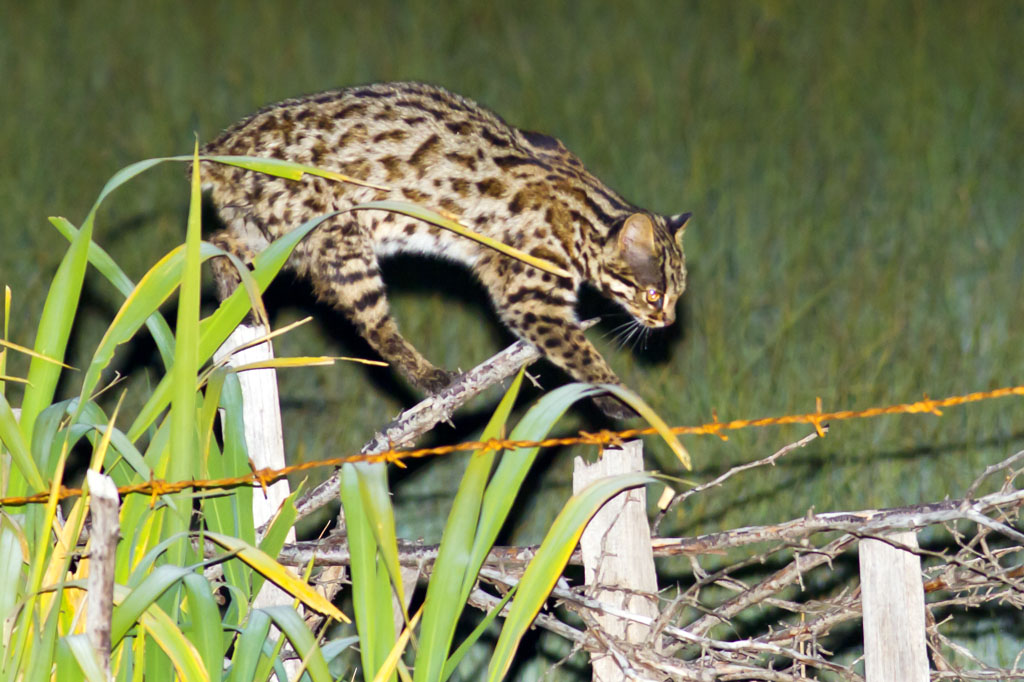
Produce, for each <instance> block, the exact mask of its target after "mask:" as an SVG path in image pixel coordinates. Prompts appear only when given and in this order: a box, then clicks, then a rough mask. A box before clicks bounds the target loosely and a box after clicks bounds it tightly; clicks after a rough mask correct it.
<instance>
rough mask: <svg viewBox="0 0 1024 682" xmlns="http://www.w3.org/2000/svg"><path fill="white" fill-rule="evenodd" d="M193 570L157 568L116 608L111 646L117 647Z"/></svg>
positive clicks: (178, 567) (176, 567)
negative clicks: (166, 593)
mask: <svg viewBox="0 0 1024 682" xmlns="http://www.w3.org/2000/svg"><path fill="white" fill-rule="evenodd" d="M191 572H192V569H189V568H182V567H180V566H170V565H167V564H164V565H162V566H157V567H156V568H155V569H153V572H152V573H150V574H149V575H147V576H146V577H145V579H143V581H142V582H141V583H140V584H139V585H138V587H136V588H134V589H132V590H131V591H130V592H128V593H127V594H126V595H124V598H123V599H121V600H120V601H119V602H118V603H117V605H116V606H115V607H114V614H113V616H112V617H111V619H110V645H111V646H112V647H113V646H115V645H117V643H118V642H120V641H121V640H122V639H124V637H125V635H127V634H128V630H130V629H131V627H132V626H133V625H134V624H135V623H136V622H137V621H138V620H139V618H141V617H142V614H143V613H144V612H145V611H146V609H148V608H149V607H150V606H152V605H153V604H155V603H156V600H157V599H159V598H160V596H161V595H162V594H163V593H164V592H166V591H167V590H168V589H169V588H170V587H171V586H172V585H175V584H176V583H177V582H178V581H180V580H182V579H183V578H184V577H185V576H186V575H188V574H190V573H191Z"/></svg>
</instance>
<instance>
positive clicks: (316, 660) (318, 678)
mask: <svg viewBox="0 0 1024 682" xmlns="http://www.w3.org/2000/svg"><path fill="white" fill-rule="evenodd" d="M263 612H264V613H266V614H267V615H268V616H270V618H271V619H272V620H273V621H274V625H276V626H277V627H278V629H279V630H281V632H283V633H284V635H285V637H287V638H288V641H289V642H290V643H291V645H292V648H293V649H295V653H297V654H298V655H299V658H301V659H302V662H303V665H305V667H306V672H308V673H309V676H310V677H311V678H312V680H313V682H332V680H333V679H334V678H332V677H331V673H330V672H329V671H328V670H327V661H325V660H324V656H323V652H321V651H320V647H319V646H318V645H317V642H316V637H314V636H313V633H312V632H310V631H309V628H308V627H306V623H305V622H304V621H303V620H302V618H300V617H299V614H298V613H296V612H295V609H293V608H291V607H290V606H268V607H266V608H265V609H263Z"/></svg>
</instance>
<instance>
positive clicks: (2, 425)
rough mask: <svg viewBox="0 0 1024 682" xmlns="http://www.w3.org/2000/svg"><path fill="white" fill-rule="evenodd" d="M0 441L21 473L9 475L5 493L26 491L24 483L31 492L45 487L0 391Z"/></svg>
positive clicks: (19, 428) (16, 421)
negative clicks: (15, 475)
mask: <svg viewBox="0 0 1024 682" xmlns="http://www.w3.org/2000/svg"><path fill="white" fill-rule="evenodd" d="M22 414H24V413H22ZM0 442H3V445H4V447H5V448H7V451H8V452H10V453H11V460H12V461H13V462H14V467H15V469H16V470H17V471H18V472H20V474H21V475H20V476H18V477H14V476H12V477H11V480H10V483H9V485H8V489H7V491H6V494H8V495H21V494H23V493H25V492H27V490H26V489H25V487H26V486H25V483H27V484H28V488H30V489H31V490H32V491H33V492H38V491H41V490H43V489H44V488H46V484H45V483H44V482H43V477H42V475H41V474H40V473H39V469H38V468H37V467H36V463H35V460H34V459H33V458H32V452H31V451H30V450H29V447H28V442H27V441H26V440H25V435H24V434H23V433H22V431H21V427H20V426H19V425H18V420H17V419H16V418H15V417H14V410H12V409H11V405H10V403H8V402H7V398H6V397H4V395H3V394H2V393H0Z"/></svg>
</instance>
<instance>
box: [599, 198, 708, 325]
mask: <svg viewBox="0 0 1024 682" xmlns="http://www.w3.org/2000/svg"><path fill="white" fill-rule="evenodd" d="M689 219H690V214H689V213H682V214H679V215H675V216H670V217H666V216H661V215H656V214H650V213H641V212H638V213H633V214H631V215H629V216H627V217H626V218H625V219H623V221H622V222H621V223H620V224H619V225H618V226H617V229H614V230H612V231H611V233H610V234H609V239H608V241H607V243H606V244H605V258H604V276H603V277H602V278H601V279H602V281H601V282H600V289H601V290H602V291H603V292H604V293H605V295H607V296H609V297H610V298H612V299H613V300H615V301H618V302H619V303H621V304H622V306H623V307H625V308H626V310H627V311H629V314H630V315H632V316H633V317H634V318H635V319H636V320H637V321H638V322H641V323H642V324H644V325H646V326H648V327H665V326H668V325H670V324H672V323H673V322H674V321H675V319H676V312H675V310H676V302H677V301H678V300H679V296H680V295H681V294H682V293H683V290H684V289H686V257H685V255H684V254H683V232H684V230H685V229H686V223H687V222H688V221H689Z"/></svg>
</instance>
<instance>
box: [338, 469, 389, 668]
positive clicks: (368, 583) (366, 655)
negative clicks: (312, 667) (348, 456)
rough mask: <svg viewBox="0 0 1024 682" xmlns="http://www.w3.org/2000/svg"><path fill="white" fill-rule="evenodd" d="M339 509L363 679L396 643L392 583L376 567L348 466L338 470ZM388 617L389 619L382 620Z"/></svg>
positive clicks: (354, 477) (372, 543) (375, 555)
mask: <svg viewBox="0 0 1024 682" xmlns="http://www.w3.org/2000/svg"><path fill="white" fill-rule="evenodd" d="M339 489H340V493H341V506H342V508H343V509H344V511H345V525H346V530H347V532H348V544H349V553H350V555H351V557H352V561H351V564H350V567H349V568H350V570H351V572H352V608H353V611H354V613H355V621H356V629H357V631H358V632H359V655H360V658H361V660H362V663H363V675H364V676H369V675H373V674H376V671H377V670H379V669H380V667H381V666H382V665H383V664H384V661H385V659H386V658H387V655H388V652H389V651H390V649H391V645H392V644H393V643H394V641H395V629H394V622H393V621H392V619H391V618H390V614H391V598H392V590H391V581H390V580H389V579H388V577H387V570H386V569H384V568H383V567H381V566H379V565H378V564H379V562H378V553H377V543H376V541H375V540H374V538H373V530H372V529H371V528H370V520H369V519H368V518H367V511H366V509H365V508H364V506H363V500H362V496H361V494H360V491H359V477H358V475H357V474H356V471H355V468H354V467H353V466H352V465H351V464H346V465H343V466H342V468H341V482H340V485H339ZM381 614H389V617H383V618H382V617H381Z"/></svg>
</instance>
